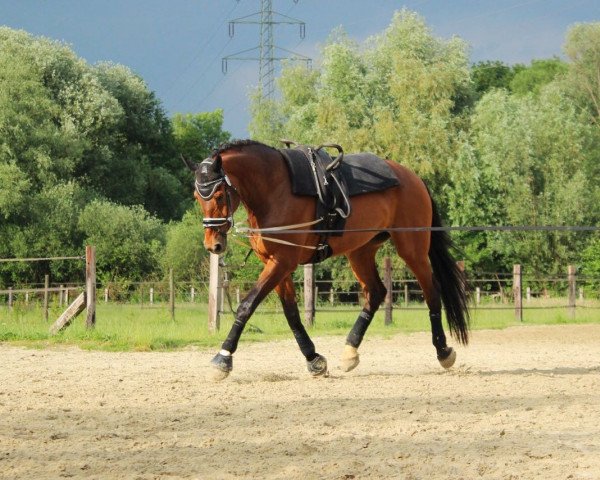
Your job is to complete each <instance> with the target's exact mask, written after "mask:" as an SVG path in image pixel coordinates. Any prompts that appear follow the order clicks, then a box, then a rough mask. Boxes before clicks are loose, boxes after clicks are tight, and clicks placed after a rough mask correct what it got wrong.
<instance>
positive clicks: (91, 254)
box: [85, 245, 96, 328]
mask: <svg viewBox="0 0 600 480" xmlns="http://www.w3.org/2000/svg"><path fill="white" fill-rule="evenodd" d="M85 306H86V309H87V317H86V320H85V326H86V327H87V328H94V327H95V326H96V247H94V246H92V245H86V247H85Z"/></svg>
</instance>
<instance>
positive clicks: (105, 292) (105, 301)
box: [104, 287, 108, 303]
mask: <svg viewBox="0 0 600 480" xmlns="http://www.w3.org/2000/svg"><path fill="white" fill-rule="evenodd" d="M104 303H108V287H107V288H105V289H104Z"/></svg>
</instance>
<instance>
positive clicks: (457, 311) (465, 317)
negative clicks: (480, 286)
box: [429, 195, 469, 345]
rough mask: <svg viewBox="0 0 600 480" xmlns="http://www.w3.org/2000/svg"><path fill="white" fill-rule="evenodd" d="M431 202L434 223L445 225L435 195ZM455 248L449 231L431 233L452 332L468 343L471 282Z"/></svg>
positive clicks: (433, 262)
mask: <svg viewBox="0 0 600 480" xmlns="http://www.w3.org/2000/svg"><path fill="white" fill-rule="evenodd" d="M430 197H431V195H430ZM431 205H432V207H433V219H432V222H431V226H432V227H441V226H442V220H441V218H440V214H439V213H438V211H437V207H436V205H435V202H434V201H433V198H432V199H431ZM452 248H453V245H452V240H451V239H450V236H449V235H448V232H446V231H444V230H434V231H432V232H431V245H430V247H429V260H430V261H431V267H432V268H433V276H434V278H435V280H436V281H437V283H438V287H439V291H440V296H441V298H442V303H443V304H444V309H445V311H446V320H447V321H448V326H449V327H450V333H451V334H452V336H453V337H455V338H456V339H458V341H459V342H460V343H462V344H463V345H466V344H467V343H469V309H468V297H467V281H466V278H465V275H464V272H462V271H461V270H460V269H459V268H458V265H457V264H456V261H455V260H454V258H452V255H451V254H450V249H452Z"/></svg>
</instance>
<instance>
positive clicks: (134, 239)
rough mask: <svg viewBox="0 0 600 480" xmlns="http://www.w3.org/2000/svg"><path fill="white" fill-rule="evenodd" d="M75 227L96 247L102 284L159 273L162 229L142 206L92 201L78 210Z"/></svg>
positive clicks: (162, 241)
mask: <svg viewBox="0 0 600 480" xmlns="http://www.w3.org/2000/svg"><path fill="white" fill-rule="evenodd" d="M79 228H80V230H81V232H82V233H83V236H84V237H85V242H86V243H88V244H91V245H95V246H96V253H97V268H98V277H99V278H100V279H101V280H102V281H115V280H119V279H127V280H131V281H140V280H144V279H147V278H148V277H150V276H152V275H153V274H156V272H157V271H159V267H160V255H161V253H162V248H163V245H164V243H165V226H164V224H163V223H162V222H161V221H160V220H158V219H157V218H155V217H153V216H151V215H150V214H149V213H148V212H146V211H145V210H144V209H143V208H142V207H140V206H133V207H128V206H124V205H116V204H114V203H111V202H108V201H105V200H95V201H93V202H91V203H89V204H88V205H86V207H85V208H84V210H83V211H82V213H81V215H80V217H79Z"/></svg>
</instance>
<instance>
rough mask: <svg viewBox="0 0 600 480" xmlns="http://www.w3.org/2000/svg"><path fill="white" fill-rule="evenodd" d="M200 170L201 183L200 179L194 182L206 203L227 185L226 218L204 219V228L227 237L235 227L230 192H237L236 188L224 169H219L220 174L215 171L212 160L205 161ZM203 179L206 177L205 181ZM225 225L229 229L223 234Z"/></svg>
mask: <svg viewBox="0 0 600 480" xmlns="http://www.w3.org/2000/svg"><path fill="white" fill-rule="evenodd" d="M199 169H200V181H198V177H196V180H195V181H194V184H195V187H196V192H198V195H200V198H202V200H205V201H209V200H211V199H212V198H213V197H214V195H215V193H216V191H217V189H218V188H219V187H220V186H221V185H222V184H223V183H224V184H225V202H226V207H227V210H226V213H225V217H204V218H203V219H202V226H203V227H204V228H210V229H211V230H214V231H216V232H219V233H221V234H222V235H227V232H228V231H229V229H230V228H231V227H233V226H234V222H233V209H232V208H231V192H230V190H231V189H233V190H235V187H234V186H233V185H232V184H231V180H229V177H228V176H227V174H226V173H225V172H224V171H223V169H222V168H220V169H219V171H218V172H215V171H214V170H213V161H212V159H210V158H207V159H206V160H203V161H202V163H201V164H200V165H199ZM203 177H206V178H205V179H203ZM224 225H228V227H227V229H226V230H225V231H224V232H222V231H221V230H220V228H221V227H223V226H224Z"/></svg>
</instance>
